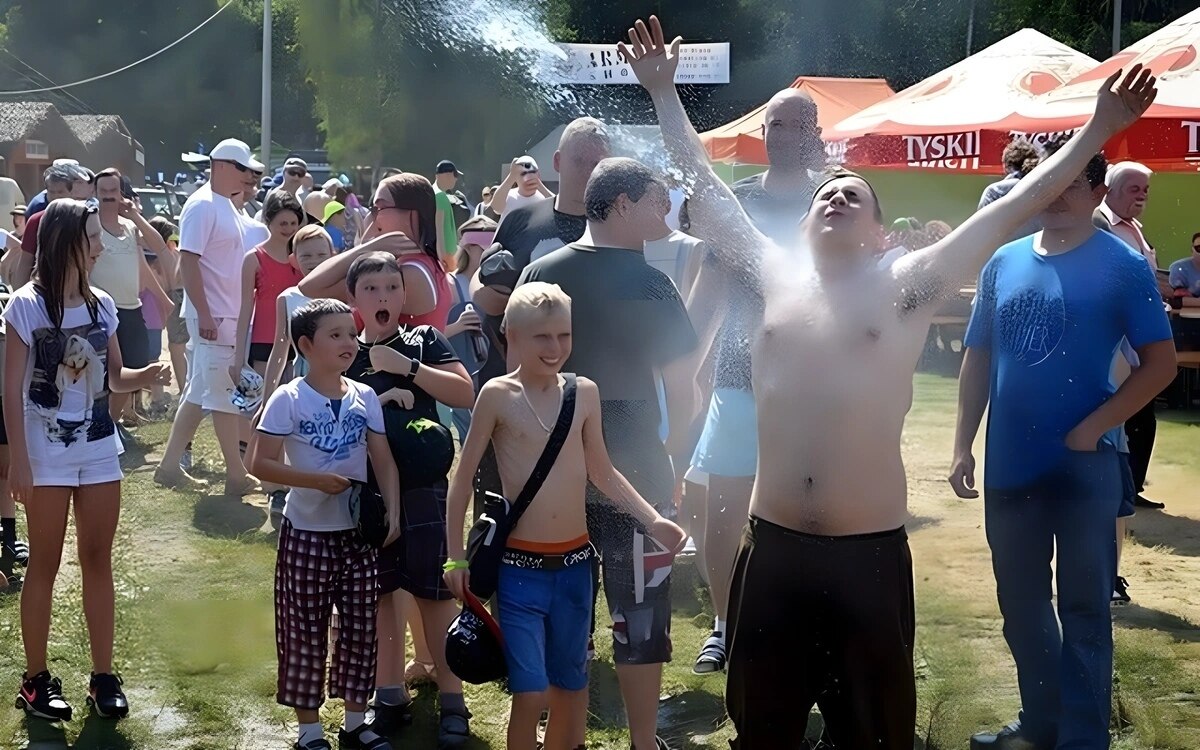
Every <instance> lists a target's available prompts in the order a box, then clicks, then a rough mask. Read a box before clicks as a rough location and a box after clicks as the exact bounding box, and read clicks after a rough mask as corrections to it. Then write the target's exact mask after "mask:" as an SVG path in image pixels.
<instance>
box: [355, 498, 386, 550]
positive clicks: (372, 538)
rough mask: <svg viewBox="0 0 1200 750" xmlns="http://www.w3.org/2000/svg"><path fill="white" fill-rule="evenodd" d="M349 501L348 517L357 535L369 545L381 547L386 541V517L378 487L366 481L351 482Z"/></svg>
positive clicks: (384, 506) (376, 547)
mask: <svg viewBox="0 0 1200 750" xmlns="http://www.w3.org/2000/svg"><path fill="white" fill-rule="evenodd" d="M349 502H350V519H351V520H352V521H354V527H355V529H357V530H358V535H359V536H360V537H362V540H363V541H364V542H366V543H367V544H369V545H370V546H372V547H374V548H375V549H381V548H382V547H383V543H384V542H385V541H387V535H388V517H387V506H386V505H384V503H383V495H381V494H379V488H377V487H375V486H374V485H371V484H368V483H366V482H351V484H350V501H349Z"/></svg>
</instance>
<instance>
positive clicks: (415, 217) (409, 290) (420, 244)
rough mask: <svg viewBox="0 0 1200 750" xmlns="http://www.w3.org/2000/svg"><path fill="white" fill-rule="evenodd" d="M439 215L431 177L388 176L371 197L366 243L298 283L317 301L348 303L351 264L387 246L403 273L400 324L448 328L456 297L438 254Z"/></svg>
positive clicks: (440, 329) (318, 268) (365, 231)
mask: <svg viewBox="0 0 1200 750" xmlns="http://www.w3.org/2000/svg"><path fill="white" fill-rule="evenodd" d="M436 213H437V209H436V204H435V200H434V197H433V185H431V184H430V182H429V180H427V179H425V178H424V177H422V176H421V175H419V174H412V173H409V172H401V173H399V174H394V175H392V176H390V177H388V178H386V179H384V180H383V181H382V182H380V183H379V187H378V188H376V190H375V195H374V197H373V199H372V201H371V206H370V209H369V217H368V219H367V226H366V229H365V230H364V231H363V236H362V241H363V244H361V245H359V246H358V247H356V248H354V249H353V250H349V251H347V252H344V253H341V254H340V255H337V256H335V257H333V258H330V259H329V260H327V261H325V262H324V263H322V264H321V265H320V266H319V267H317V269H316V270H315V271H313V272H312V273H311V274H309V275H308V276H307V277H306V278H305V279H304V280H303V281H301V282H300V285H299V286H300V291H301V292H302V293H303V294H304V295H305V296H307V297H311V298H313V299H317V298H320V297H328V298H331V299H338V300H341V301H343V302H349V301H350V295H349V291H348V290H347V289H346V272H347V271H348V270H349V269H350V265H351V264H352V263H353V262H354V261H355V259H357V258H358V257H360V256H362V255H365V254H367V253H371V252H375V251H377V250H383V251H385V252H389V253H391V254H392V255H395V256H396V258H397V260H399V262H400V271H401V273H402V274H403V277H404V300H405V301H404V314H403V315H401V318H400V323H401V324H402V325H405V326H408V327H410V328H411V327H415V326H420V325H430V326H433V327H434V328H436V329H437V330H439V331H445V330H446V322H447V318H448V317H449V314H450V305H451V304H452V300H451V297H450V284H449V282H448V281H447V280H446V274H445V271H444V270H443V269H442V264H441V261H440V260H439V259H438V255H437V229H436V224H435V221H434V217H435V216H436Z"/></svg>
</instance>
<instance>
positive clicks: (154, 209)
mask: <svg viewBox="0 0 1200 750" xmlns="http://www.w3.org/2000/svg"><path fill="white" fill-rule="evenodd" d="M133 192H135V193H137V195H138V198H139V199H141V202H142V216H145V217H146V219H147V220H149V219H153V218H154V217H155V216H165V217H167V218H168V219H170V220H171V221H172V222H174V223H179V215H180V214H181V213H183V202H184V201H185V200H187V197H186V196H183V195H180V194H179V193H177V192H175V191H174V190H169V191H168V190H164V189H162V188H150V187H147V188H134V190H133Z"/></svg>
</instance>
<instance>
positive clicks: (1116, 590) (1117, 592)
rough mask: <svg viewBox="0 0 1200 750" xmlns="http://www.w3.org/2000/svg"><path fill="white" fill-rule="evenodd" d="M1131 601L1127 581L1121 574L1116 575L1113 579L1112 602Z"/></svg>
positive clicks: (1124, 602)
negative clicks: (1115, 578)
mask: <svg viewBox="0 0 1200 750" xmlns="http://www.w3.org/2000/svg"><path fill="white" fill-rule="evenodd" d="M1131 601H1133V600H1132V599H1130V598H1129V581H1126V580H1125V579H1124V578H1122V577H1121V576H1117V580H1115V581H1113V593H1112V603H1113V604H1128V603H1129V602H1131Z"/></svg>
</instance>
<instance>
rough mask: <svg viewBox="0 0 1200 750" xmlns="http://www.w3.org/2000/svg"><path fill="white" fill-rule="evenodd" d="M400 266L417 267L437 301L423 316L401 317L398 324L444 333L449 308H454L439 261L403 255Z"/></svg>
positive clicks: (422, 255) (423, 255)
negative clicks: (426, 278)
mask: <svg viewBox="0 0 1200 750" xmlns="http://www.w3.org/2000/svg"><path fill="white" fill-rule="evenodd" d="M400 265H401V266H402V267H403V266H410V265H411V266H419V267H420V268H421V269H422V270H423V271H425V274H426V275H427V276H428V277H429V279H430V281H432V282H433V290H434V299H435V300H437V302H436V304H435V305H434V307H433V310H431V311H430V312H427V313H425V314H424V315H401V316H400V323H401V324H402V325H405V326H409V327H410V328H411V327H414V326H433V327H434V328H436V329H437V330H439V331H442V332H445V330H446V324H447V323H448V322H449V321H448V320H446V319H447V318H448V317H449V316H450V308H451V307H453V306H454V300H453V299H452V298H451V297H450V282H449V281H446V272H445V270H444V269H443V268H442V264H441V262H440V261H437V260H434V259H433V258H430V257H429V256H428V255H426V254H424V253H421V254H420V255H405V256H403V257H402V258H400Z"/></svg>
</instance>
